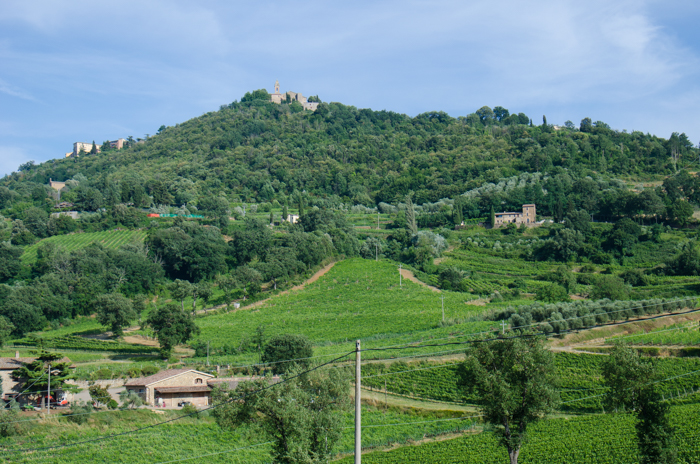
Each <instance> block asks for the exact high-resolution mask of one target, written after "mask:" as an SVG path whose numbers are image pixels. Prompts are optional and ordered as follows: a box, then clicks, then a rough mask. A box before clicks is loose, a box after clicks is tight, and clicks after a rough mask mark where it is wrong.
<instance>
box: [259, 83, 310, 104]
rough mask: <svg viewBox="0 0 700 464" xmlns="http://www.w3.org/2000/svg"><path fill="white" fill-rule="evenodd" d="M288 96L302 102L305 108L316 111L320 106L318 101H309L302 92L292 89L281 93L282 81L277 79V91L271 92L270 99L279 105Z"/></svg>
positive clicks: (292, 99)
mask: <svg viewBox="0 0 700 464" xmlns="http://www.w3.org/2000/svg"><path fill="white" fill-rule="evenodd" d="M287 97H289V99H290V100H291V101H296V102H299V103H301V106H302V107H303V108H304V109H305V110H310V111H316V108H317V107H318V102H309V101H307V98H306V97H305V96H303V95H302V94H300V93H296V92H291V91H287V92H285V93H280V81H275V93H271V94H270V101H271V102H272V103H277V104H278V105H279V104H280V103H284V102H286V101H287Z"/></svg>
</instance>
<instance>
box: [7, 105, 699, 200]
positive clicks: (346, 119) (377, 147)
mask: <svg viewBox="0 0 700 464" xmlns="http://www.w3.org/2000/svg"><path fill="white" fill-rule="evenodd" d="M256 96H260V98H256ZM263 98H266V93H265V92H262V91H256V92H254V93H253V94H252V95H251V94H246V97H244V98H243V99H242V102H234V103H232V104H230V105H224V106H222V107H221V108H220V110H219V111H215V112H210V113H206V114H204V115H202V116H200V117H197V118H193V119H191V120H189V121H187V122H185V123H183V124H179V125H176V126H175V127H167V128H166V127H164V126H162V127H161V130H160V131H159V132H158V134H157V135H153V136H151V137H149V138H148V139H147V140H146V141H144V142H142V143H135V142H132V143H131V144H130V145H131V146H130V147H128V148H126V149H122V150H119V151H117V150H109V149H107V150H103V152H102V153H99V154H84V155H82V156H80V157H79V158H69V159H58V160H54V161H49V162H46V163H43V164H41V165H36V166H33V165H31V164H26V165H23V166H22V168H21V170H20V172H17V173H13V174H12V175H10V176H6V177H5V178H4V179H2V180H1V181H0V185H4V186H6V187H8V188H9V189H10V190H14V191H16V192H17V193H20V194H21V193H22V191H24V192H29V191H31V189H32V188H35V186H36V185H37V184H41V185H45V184H47V183H48V180H49V178H52V179H53V180H58V181H65V180H68V179H71V178H74V177H75V176H76V175H81V176H85V177H86V178H87V179H89V181H90V184H91V185H93V186H94V187H96V188H97V189H98V190H100V191H101V192H102V194H103V196H104V197H105V198H107V197H109V193H108V191H109V189H110V185H118V186H119V187H115V188H119V189H120V190H121V193H122V195H121V196H122V198H121V199H117V202H120V201H128V200H136V201H134V203H137V205H136V206H149V205H148V203H149V202H152V203H153V204H164V205H182V204H184V203H188V204H192V203H196V202H197V199H198V198H199V197H200V196H202V195H205V196H210V195H212V194H217V193H219V194H223V195H224V196H226V197H227V198H228V199H229V200H230V201H233V202H236V201H241V202H264V201H270V200H271V199H273V198H274V199H278V200H281V199H286V197H287V196H289V195H292V194H293V193H294V192H295V191H298V192H304V191H305V192H307V193H308V194H309V195H311V196H314V197H324V198H329V199H335V200H337V201H342V202H345V203H349V204H364V205H366V206H372V205H375V204H378V203H379V202H387V203H395V202H396V201H397V200H399V199H402V198H403V197H404V196H405V195H406V194H407V193H408V192H409V191H413V192H415V197H414V201H415V203H417V204H421V203H424V202H434V201H436V200H438V199H440V198H454V197H455V196H456V195H458V194H462V193H464V192H465V191H467V190H469V189H472V188H475V187H479V186H481V185H482V184H484V183H485V182H494V181H497V180H498V179H502V178H507V177H511V176H515V175H517V174H519V173H522V172H542V173H552V172H554V173H556V172H561V169H567V170H569V172H571V173H575V175H576V177H583V176H585V175H588V174H592V175H594V176H595V175H596V174H598V175H601V176H602V177H624V178H626V179H630V180H644V179H659V180H660V179H661V178H662V176H665V175H669V174H672V173H675V172H677V171H678V170H680V169H683V168H688V167H691V163H694V162H695V160H697V158H698V150H697V149H696V148H693V146H692V143H690V141H689V140H688V139H687V137H686V136H685V134H680V135H678V134H676V133H674V134H673V135H672V136H671V137H670V138H669V139H668V140H666V139H663V138H659V137H656V136H652V135H649V134H643V133H641V132H632V133H627V132H618V131H615V130H612V129H610V128H609V127H608V125H607V124H605V123H604V122H600V121H598V122H592V121H591V120H590V119H589V118H586V119H584V120H583V121H581V123H580V125H579V126H575V125H574V124H572V123H570V122H567V125H566V126H563V127H555V126H552V125H547V124H541V125H532V122H531V119H530V118H529V117H528V116H526V115H524V114H522V113H520V114H517V115H516V114H509V111H508V110H506V109H504V108H501V107H496V108H495V109H494V110H491V109H490V108H488V107H483V108H481V109H479V110H477V112H476V113H474V114H470V115H468V116H466V117H458V118H453V117H450V116H449V115H447V114H446V113H443V112H430V113H424V114H420V115H418V116H416V117H413V118H411V117H409V116H406V115H403V114H397V113H393V112H389V111H372V110H369V109H357V108H354V107H351V106H345V105H342V104H339V103H330V104H326V103H321V104H320V105H319V107H318V109H317V110H316V111H315V112H313V113H312V112H308V111H303V110H302V108H301V106H300V105H299V104H298V103H291V104H282V105H276V104H273V103H269V102H267V101H265V100H263ZM132 140H133V139H132ZM98 144H99V142H98ZM22 184H23V185H22ZM145 194H148V195H145ZM148 196H150V197H151V200H149V199H148ZM124 197H128V198H124ZM138 203H142V204H138Z"/></svg>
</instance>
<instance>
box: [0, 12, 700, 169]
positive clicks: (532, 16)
mask: <svg viewBox="0 0 700 464" xmlns="http://www.w3.org/2000/svg"><path fill="white" fill-rule="evenodd" d="M698 20H700V2H697V1H691V0H677V1H674V0H665V1H663V2H662V1H656V0H653V1H652V0H633V1H627V0H615V1H610V0H606V1H599V0H588V1H586V2H582V1H580V0H577V1H566V0H559V1H540V0H531V1H528V2H523V1H521V0H502V1H493V0H491V1H481V0H469V1H464V0H461V1H448V0H445V1H443V0H429V1H411V0H401V1H381V0H372V1H362V0H356V1H354V2H346V1H342V2H341V1H333V0H323V1H321V0H305V1H303V2H292V1H287V2H275V1H265V0H259V1H256V2H240V1H234V0H221V1H215V0H212V1H209V0H200V1H197V2H192V1H180V0H139V1H135V0H119V1H113V0H101V1H99V2H95V1H94V0H71V1H62V0H32V1H27V0H2V7H0V176H2V175H5V174H9V173H11V172H12V171H15V170H17V168H18V166H19V165H20V164H21V163H24V162H26V161H29V160H34V161H35V162H37V163H39V162H42V161H46V160H50V159H54V158H62V157H64V156H65V153H66V152H69V151H71V150H72V146H73V142H92V141H93V140H94V141H96V142H97V143H98V144H101V143H102V142H103V141H105V140H115V139H117V138H120V137H123V138H126V137H128V136H133V137H135V138H136V137H144V136H145V135H146V134H154V133H155V132H157V130H158V128H159V127H160V126H161V125H166V126H171V125H174V124H177V123H180V122H184V121H186V120H188V119H190V118H193V117H197V116H200V115H202V114H204V113H206V112H209V111H213V110H217V109H218V108H219V107H220V106H221V105H223V104H227V103H230V102H232V101H234V100H240V99H241V97H242V96H243V95H244V94H245V92H247V91H251V90H255V89H260V88H265V89H267V90H268V91H269V92H272V91H273V88H274V82H275V80H279V82H280V87H281V91H282V92H285V91H287V90H292V91H295V92H301V93H302V94H303V95H305V96H308V95H318V96H319V97H320V98H321V99H322V100H323V101H326V102H330V101H335V102H340V103H343V104H346V105H352V106H355V107H358V108H371V109H374V110H391V111H395V112H400V113H406V114H408V115H411V116H415V115H417V114H420V113H423V112H426V111H445V112H447V113H449V114H450V115H452V116H455V117H457V116H465V115H467V114H469V113H473V112H474V111H476V110H477V109H478V108H480V107H482V106H484V105H486V106H490V107H492V108H493V107H495V106H503V107H505V108H507V109H509V110H510V111H511V113H513V112H515V113H519V112H524V113H526V114H527V115H528V116H530V117H531V118H532V120H533V122H534V123H536V124H539V123H541V122H542V116H543V115H546V117H547V122H548V123H550V124H563V123H564V122H565V121H567V120H571V121H573V122H574V123H575V124H576V125H578V124H579V122H580V121H581V119H583V118H585V117H590V118H591V119H592V120H593V121H598V120H600V121H604V122H606V123H607V124H609V125H610V126H611V127H612V128H613V129H617V130H628V131H632V130H638V131H642V132H645V133H646V132H649V133H651V134H655V135H658V136H661V137H665V138H668V137H669V136H670V135H671V133H672V132H685V133H686V134H687V135H688V137H689V138H690V140H691V141H693V142H694V143H698V142H700V112H699V111H698V110H697V109H698V108H699V107H700V28H699V27H697V23H698Z"/></svg>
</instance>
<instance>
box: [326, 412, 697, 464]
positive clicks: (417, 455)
mask: <svg viewBox="0 0 700 464" xmlns="http://www.w3.org/2000/svg"><path fill="white" fill-rule="evenodd" d="M671 411H672V417H671V423H672V425H673V426H674V427H676V429H675V439H676V445H677V449H678V462H679V463H684V464H690V463H697V462H698V460H697V459H698V456H700V421H699V417H700V406H698V405H692V406H677V407H674V408H672V410H671ZM362 461H363V462H365V463H368V464H423V463H426V462H439V463H441V464H500V463H502V462H507V461H508V459H507V454H506V451H505V449H504V448H503V447H502V446H500V445H499V444H498V443H497V440H496V438H495V436H494V435H493V434H491V433H482V434H478V435H471V436H464V437H461V438H457V439H453V440H446V441H440V442H433V443H428V444H424V445H420V446H407V447H404V448H400V449H398V450H394V451H390V452H374V453H369V454H365V455H363V456H362ZM339 462H340V463H342V464H349V463H351V462H352V458H351V457H348V458H345V459H343V460H341V461H339ZM518 462H519V463H523V464H530V463H532V464H540V463H545V462H547V463H549V462H552V463H560V464H579V463H587V464H637V463H638V462H639V456H638V452H637V444H636V439H635V432H634V418H633V417H632V416H629V415H625V414H606V415H590V416H584V417H573V418H557V419H548V420H545V421H542V422H539V423H536V424H535V425H533V426H531V427H530V428H529V429H528V440H527V441H526V442H525V444H524V445H523V447H522V449H521V452H520V457H519V459H518Z"/></svg>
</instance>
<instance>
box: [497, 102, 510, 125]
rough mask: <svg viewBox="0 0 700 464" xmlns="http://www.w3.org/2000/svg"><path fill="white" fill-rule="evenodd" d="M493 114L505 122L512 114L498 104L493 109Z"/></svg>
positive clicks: (499, 120)
mask: <svg viewBox="0 0 700 464" xmlns="http://www.w3.org/2000/svg"><path fill="white" fill-rule="evenodd" d="M493 115H494V117H495V118H496V121H498V122H503V121H504V120H505V119H506V118H507V117H508V116H510V112H509V111H508V110H507V109H505V108H503V107H502V106H497V107H495V108H494V109H493Z"/></svg>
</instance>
